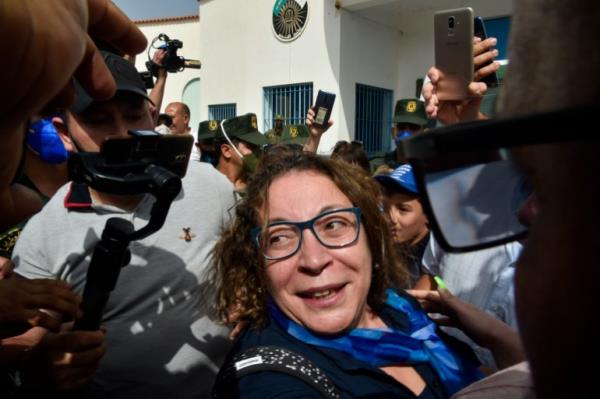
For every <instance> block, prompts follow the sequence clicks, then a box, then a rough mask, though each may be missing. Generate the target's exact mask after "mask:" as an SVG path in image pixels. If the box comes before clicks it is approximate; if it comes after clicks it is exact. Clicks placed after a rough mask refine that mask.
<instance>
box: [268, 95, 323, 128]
mask: <svg viewBox="0 0 600 399" xmlns="http://www.w3.org/2000/svg"><path fill="white" fill-rule="evenodd" d="M263 96H264V103H263V111H264V112H263V115H264V120H263V129H264V131H267V130H269V129H272V128H273V126H274V125H275V117H276V116H277V115H281V116H283V119H284V120H283V123H284V125H301V124H304V121H305V119H306V112H307V111H308V109H309V108H310V106H311V105H312V101H313V84H312V83H298V84H291V85H283V86H270V87H264V88H263Z"/></svg>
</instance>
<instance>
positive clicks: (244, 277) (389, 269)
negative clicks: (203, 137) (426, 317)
mask: <svg viewBox="0 0 600 399" xmlns="http://www.w3.org/2000/svg"><path fill="white" fill-rule="evenodd" d="M290 171H311V172H316V173H319V174H323V175H325V176H327V177H329V178H330V179H331V181H332V182H333V183H334V184H335V185H336V186H337V187H338V188H339V189H340V191H342V192H343V193H344V194H345V195H346V196H347V197H348V198H349V199H350V201H351V202H352V203H353V205H354V206H357V207H359V208H360V209H361V210H362V220H361V223H362V225H363V226H364V229H365V232H366V236H367V239H368V245H369V249H370V250H371V253H372V258H373V267H374V270H373V279H372V282H371V288H370V290H369V294H368V298H367V303H368V304H369V305H370V306H372V307H377V306H378V305H381V303H382V302H383V301H384V299H385V295H384V291H385V289H386V288H388V287H390V286H395V287H405V286H406V282H407V281H408V279H407V278H408V273H407V271H406V267H405V265H404V264H403V263H401V262H400V261H399V259H398V256H397V253H396V251H394V249H393V243H392V240H391V236H390V232H389V227H388V225H387V224H386V221H385V219H384V217H383V215H382V213H381V211H380V209H379V206H378V200H377V198H378V195H379V187H378V185H377V183H375V182H374V181H373V180H372V179H370V178H367V177H366V176H365V174H364V173H363V172H362V171H360V172H359V169H358V168H357V167H355V166H352V165H348V164H347V163H343V162H341V161H336V160H332V159H328V158H324V157H321V156H318V155H315V154H312V153H307V152H302V151H299V150H298V149H294V148H292V147H286V146H279V145H278V146H274V147H273V148H271V149H270V150H269V151H268V152H267V153H266V154H265V156H264V157H263V159H262V161H261V163H260V165H259V167H258V169H257V170H256V172H255V174H254V175H253V176H252V178H251V179H250V181H249V182H248V186H247V193H246V196H245V198H244V199H243V201H242V202H241V203H239V204H238V206H237V208H236V218H235V220H234V221H233V222H232V223H231V225H230V226H229V228H228V229H226V231H225V232H224V233H223V234H222V236H221V238H220V240H219V242H218V243H217V245H216V247H215V257H214V259H215V262H214V267H213V270H212V273H213V276H212V277H213V281H214V282H215V284H216V289H217V312H218V315H219V317H220V319H221V321H222V322H224V323H225V324H235V323H238V322H250V323H251V324H252V325H254V326H257V327H261V326H263V325H264V322H265V321H266V320H267V296H268V292H267V286H268V285H267V281H266V273H265V269H264V264H265V260H264V257H263V255H262V254H261V253H260V252H259V250H258V249H257V247H256V245H255V243H254V242H253V240H252V238H251V234H250V230H251V229H253V228H254V227H257V226H258V225H259V223H260V221H261V220H262V219H261V217H260V215H261V214H263V215H265V217H264V218H263V219H264V220H265V221H267V220H268V214H267V212H268V191H269V187H270V185H271V183H272V182H273V181H274V180H275V178H277V177H280V176H283V175H285V174H286V173H289V172H290ZM265 223H266V222H265Z"/></svg>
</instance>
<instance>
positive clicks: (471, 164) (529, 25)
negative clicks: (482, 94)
mask: <svg viewBox="0 0 600 399" xmlns="http://www.w3.org/2000/svg"><path fill="white" fill-rule="evenodd" d="M514 5H515V7H514V12H513V17H512V19H511V21H512V27H511V30H512V32H511V40H512V41H511V43H510V46H509V53H510V54H511V64H510V72H509V73H508V74H507V75H506V78H505V80H504V87H503V89H502V90H503V92H502V93H501V95H500V98H499V101H498V108H497V114H496V118H497V119H496V120H494V121H490V122H479V123H473V124H463V125H460V126H455V127H450V128H445V129H443V130H442V131H439V132H431V133H430V135H431V136H430V137H427V136H426V137H422V138H421V139H422V140H424V141H423V142H421V143H420V144H417V143H416V141H415V142H412V143H411V142H410V141H409V142H407V148H405V149H406V150H407V151H408V157H409V159H410V162H411V163H412V164H413V166H416V167H417V168H418V172H417V182H418V185H420V187H422V188H423V189H424V190H425V191H426V197H427V198H430V200H428V202H429V203H430V204H431V206H430V207H429V208H428V210H427V211H428V212H429V215H430V217H431V218H432V219H433V220H436V222H435V223H434V231H436V234H437V235H438V237H440V238H442V237H443V239H442V240H443V241H445V242H446V245H447V247H448V248H449V249H453V250H464V249H467V248H485V247H487V246H490V245H495V244H498V243H500V242H507V241H510V240H515V239H519V238H525V239H526V241H525V245H524V250H523V254H522V256H521V257H520V258H519V260H518V262H517V265H516V273H515V296H516V310H517V318H518V322H519V332H520V336H521V339H522V341H523V346H524V349H525V352H526V355H527V358H528V360H529V365H530V368H531V376H532V378H533V383H534V387H535V391H536V392H537V395H538V396H539V397H541V398H542V397H543V398H568V397H578V398H596V397H599V396H600V387H599V386H598V384H597V382H596V378H597V370H596V368H595V367H590V366H589V363H588V362H587V361H586V359H595V358H596V355H597V354H598V353H600V345H599V343H598V339H597V335H598V332H597V330H596V329H595V328H593V327H592V318H593V317H594V314H595V312H596V310H597V306H596V303H597V301H596V291H597V285H598V284H597V282H598V279H599V278H600V272H599V270H600V269H599V267H598V257H597V248H598V244H599V241H600V240H599V237H600V234H599V232H598V226H599V225H600V213H599V212H598V202H599V200H600V181H599V180H598V177H597V172H596V170H597V167H598V153H599V152H600V142H599V140H598V138H599V136H598V135H597V133H596V132H595V131H593V128H590V126H589V125H588V126H585V127H582V128H574V127H573V121H595V120H596V119H597V117H598V111H599V110H600V109H599V108H600V107H599V100H598V99H599V98H600V81H599V80H598V79H590V78H589V77H590V76H595V75H596V74H597V71H598V68H599V67H600V57H599V56H598V52H597V51H596V47H597V43H596V42H597V40H596V38H597V37H598V35H599V34H600V25H599V24H598V23H597V21H598V19H599V18H600V8H599V7H598V6H597V4H596V3H594V2H591V1H583V2H579V3H578V4H577V7H574V8H573V7H570V6H568V5H567V4H566V3H565V4H559V3H556V4H555V7H550V8H548V7H547V4H545V3H544V2H540V1H535V0H531V1H522V2H515V3H514ZM564 21H569V23H568V24H565V23H564ZM542 70H543V73H541V71H542ZM549 78H550V79H549ZM525 88H526V89H525ZM438 107H439V105H436V104H432V110H436V109H439V108H438ZM433 137H435V139H434V140H435V144H434V145H435V146H436V148H437V149H438V150H439V149H442V148H443V151H441V153H440V151H434V152H435V154H432V153H431V152H427V150H425V147H423V146H422V144H424V143H425V141H427V142H428V144H427V145H426V146H429V145H431V144H433V142H431V139H432V138H433ZM440 139H441V141H440ZM429 148H432V147H429ZM424 150H425V151H424ZM442 153H443V154H442ZM494 154H495V155H496V156H495V157H494V156H493V155H494ZM440 156H442V157H443V159H444V161H445V162H444V164H445V165H444V164H441V163H440V162H439V161H435V162H432V161H433V158H439V157H440ZM500 160H502V161H511V162H504V163H503V164H504V165H505V166H500V165H501V164H500V163H497V164H496V165H493V166H492V167H496V169H497V170H500V169H504V176H505V177H508V176H510V175H511V174H513V175H515V176H516V175H517V174H520V175H522V176H523V177H524V178H526V180H527V182H528V184H529V185H530V187H531V191H532V192H534V193H535V200H534V201H532V200H531V198H532V197H528V199H527V200H524V195H522V194H519V190H504V192H503V195H502V197H501V198H502V199H503V200H502V201H501V200H500V198H498V199H497V200H496V201H495V202H494V204H493V205H494V206H493V207H492V208H490V209H489V212H488V213H489V215H490V216H489V218H492V217H493V219H494V223H492V224H489V223H488V227H494V228H487V229H483V228H479V227H478V226H479V224H478V225H475V226H474V227H476V228H475V229H473V228H468V227H467V226H468V224H465V225H463V227H467V230H471V232H472V233H474V234H462V233H461V234H455V233H456V231H455V229H454V228H453V227H452V226H450V225H449V224H448V222H451V220H449V219H446V218H444V217H442V216H440V215H439V212H438V211H439V207H438V206H436V205H435V204H436V203H439V202H440V201H439V192H437V191H436V190H435V188H434V187H433V186H432V184H433V183H434V180H436V179H435V175H436V174H437V176H438V177H439V176H441V175H442V174H446V175H447V177H452V179H454V180H455V181H456V179H467V178H468V179H474V178H476V176H477V175H478V173H473V172H476V171H477V170H478V169H482V168H484V167H486V165H488V164H493V163H494V162H497V161H500ZM511 170H514V171H515V173H513V172H511ZM438 173H439V174H438ZM479 180H480V184H487V185H488V187H491V186H493V185H494V184H499V183H497V182H493V181H489V180H488V179H479ZM505 181H506V180H505ZM419 182H420V183H419ZM431 188H433V191H432V190H431ZM436 192H437V194H436ZM459 204H460V202H457V203H455V205H459ZM466 205H468V204H465V203H463V204H462V205H460V206H457V207H455V208H454V209H455V211H456V212H455V214H458V213H460V212H461V211H462V210H463V209H465V208H466ZM436 208H437V209H436ZM515 210H517V211H516V212H515ZM502 219H506V220H505V223H499V222H500V221H501V220H502ZM463 233H464V229H463Z"/></svg>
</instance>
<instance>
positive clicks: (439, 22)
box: [433, 7, 473, 100]
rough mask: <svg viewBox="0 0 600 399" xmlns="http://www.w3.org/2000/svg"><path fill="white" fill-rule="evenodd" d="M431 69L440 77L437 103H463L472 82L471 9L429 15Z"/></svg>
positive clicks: (458, 9) (444, 11)
mask: <svg viewBox="0 0 600 399" xmlns="http://www.w3.org/2000/svg"><path fill="white" fill-rule="evenodd" d="M433 20H434V25H433V26H434V40H435V46H434V47H435V66H436V68H437V69H439V70H440V72H441V73H442V76H443V78H442V79H441V80H440V83H439V84H438V87H437V95H438V98H439V99H440V100H464V99H465V98H467V97H468V95H469V83H470V82H471V81H473V10H472V9H471V8H470V7H466V8H457V9H452V10H443V11H438V12H436V13H435V14H434V16H433Z"/></svg>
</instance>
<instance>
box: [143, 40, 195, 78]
mask: <svg viewBox="0 0 600 399" xmlns="http://www.w3.org/2000/svg"><path fill="white" fill-rule="evenodd" d="M159 42H160V43H162V44H160V45H158V46H157V45H156V44H157V43H159ZM182 47H183V42H182V41H181V40H177V39H170V38H169V36H167V35H165V34H164V33H161V34H160V35H158V36H157V37H155V38H154V39H153V40H152V44H151V45H150V47H149V48H148V61H146V68H147V69H148V71H149V72H150V73H151V74H152V75H154V76H158V70H159V68H164V69H166V70H167V72H171V73H174V72H181V71H183V70H184V69H185V68H193V69H200V67H201V66H202V64H201V63H200V61H199V60H191V59H186V58H183V57H181V56H179V55H177V50H179V49H180V48H182ZM150 49H155V50H159V49H160V50H165V52H166V55H165V58H164V59H163V63H162V65H159V64H157V63H155V62H154V61H152V58H151V57H150Z"/></svg>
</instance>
